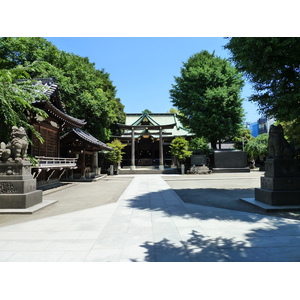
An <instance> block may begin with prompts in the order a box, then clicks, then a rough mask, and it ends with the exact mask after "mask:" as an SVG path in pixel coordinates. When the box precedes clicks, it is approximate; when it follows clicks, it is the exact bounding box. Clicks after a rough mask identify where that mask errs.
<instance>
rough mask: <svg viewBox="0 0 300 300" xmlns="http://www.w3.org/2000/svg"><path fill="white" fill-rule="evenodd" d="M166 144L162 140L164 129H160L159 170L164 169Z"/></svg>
mask: <svg viewBox="0 0 300 300" xmlns="http://www.w3.org/2000/svg"><path fill="white" fill-rule="evenodd" d="M163 145H164V142H163V138H162V128H161V127H160V128H159V169H160V170H163V169H164V148H163Z"/></svg>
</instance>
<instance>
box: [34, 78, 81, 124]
mask: <svg viewBox="0 0 300 300" xmlns="http://www.w3.org/2000/svg"><path fill="white" fill-rule="evenodd" d="M34 80H35V81H36V83H35V84H36V85H39V86H40V85H42V86H45V92H44V94H45V95H46V96H47V98H49V101H47V100H37V101H35V102H34V105H35V106H37V107H39V108H42V109H44V110H45V111H46V113H48V114H49V115H51V116H53V117H55V118H58V119H59V120H61V121H62V122H65V123H66V125H68V127H83V126H84V125H85V124H86V122H85V120H81V119H77V118H74V117H72V116H70V115H68V114H67V113H66V110H65V107H64V105H63V103H62V102H61V100H60V95H59V88H58V84H57V83H56V82H55V77H53V78H35V79H34Z"/></svg>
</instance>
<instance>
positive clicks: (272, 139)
mask: <svg viewBox="0 0 300 300" xmlns="http://www.w3.org/2000/svg"><path fill="white" fill-rule="evenodd" d="M268 151H269V155H268V157H269V158H293V156H294V151H293V149H292V147H291V146H290V144H289V143H288V141H287V140H286V139H285V138H284V134H283V128H282V126H281V125H280V124H279V125H277V126H275V125H271V127H270V131H269V139H268Z"/></svg>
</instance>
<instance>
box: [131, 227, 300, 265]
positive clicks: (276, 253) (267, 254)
mask: <svg viewBox="0 0 300 300" xmlns="http://www.w3.org/2000/svg"><path fill="white" fill-rule="evenodd" d="M281 230H282V228H281V227H280V226H278V227H277V228H276V227H275V228H274V229H269V230H262V229H258V230H254V231H253V232H252V233H250V234H247V235H246V239H245V240H243V241H242V240H239V239H238V238H229V237H221V236H218V237H215V238H210V237H208V236H205V235H203V234H202V233H199V232H197V230H192V231H191V233H190V238H189V239H187V240H185V241H181V245H179V244H178V242H177V243H174V242H171V241H170V240H169V239H167V238H164V239H162V240H161V241H159V242H154V243H151V242H148V241H147V242H145V243H143V244H142V245H140V247H142V248H145V250H146V255H145V257H144V259H143V261H147V262H154V261H156V262H299V261H300V251H299V250H300V237H299V236H297V237H295V238H296V239H297V245H298V246H291V245H288V246H286V245H284V242H281V241H280V238H279V239H278V240H276V237H281V236H280V234H281V233H280V232H281ZM298 230H299V228H298ZM291 238H293V236H291ZM131 261H132V262H137V261H138V260H137V259H131Z"/></svg>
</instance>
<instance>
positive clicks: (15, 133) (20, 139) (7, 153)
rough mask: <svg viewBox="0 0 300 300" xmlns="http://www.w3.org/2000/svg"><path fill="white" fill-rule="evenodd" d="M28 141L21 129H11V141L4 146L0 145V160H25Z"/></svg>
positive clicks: (3, 144)
mask: <svg viewBox="0 0 300 300" xmlns="http://www.w3.org/2000/svg"><path fill="white" fill-rule="evenodd" d="M27 149H28V140H27V134H26V131H25V129H24V128H23V127H19V128H18V127H17V126H13V127H12V132H11V140H10V142H8V143H7V145H5V143H1V148H0V159H1V160H2V161H4V162H5V161H8V160H9V161H13V160H14V161H16V162H18V161H22V160H23V159H24V160H28V159H27Z"/></svg>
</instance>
